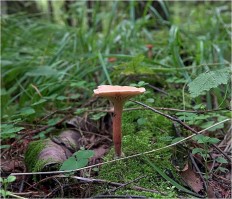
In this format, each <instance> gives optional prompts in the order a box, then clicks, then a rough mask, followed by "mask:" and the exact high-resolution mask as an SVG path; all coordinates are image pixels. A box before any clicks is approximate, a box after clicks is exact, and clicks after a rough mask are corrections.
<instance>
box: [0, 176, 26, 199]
mask: <svg viewBox="0 0 232 199" xmlns="http://www.w3.org/2000/svg"><path fill="white" fill-rule="evenodd" d="M15 180H16V177H15V176H8V177H7V178H2V177H0V183H1V184H2V185H1V187H3V188H2V189H0V194H1V195H2V196H3V198H7V197H15V198H20V199H25V198H23V197H20V196H17V195H15V194H13V193H12V192H10V191H7V189H8V186H9V185H10V184H11V183H12V182H14V181H15Z"/></svg>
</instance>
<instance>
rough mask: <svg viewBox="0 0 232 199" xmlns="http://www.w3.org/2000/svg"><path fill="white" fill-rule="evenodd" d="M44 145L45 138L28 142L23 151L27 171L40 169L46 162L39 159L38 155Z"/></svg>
mask: <svg viewBox="0 0 232 199" xmlns="http://www.w3.org/2000/svg"><path fill="white" fill-rule="evenodd" d="M45 145H46V140H38V141H33V142H31V143H30V144H29V146H28V148H27V151H26V153H25V163H26V166H27V169H28V171H30V172H37V171H40V170H41V169H42V168H43V166H44V165H45V164H46V161H41V160H40V161H39V160H38V155H39V153H40V152H41V151H42V149H43V148H44V147H45Z"/></svg>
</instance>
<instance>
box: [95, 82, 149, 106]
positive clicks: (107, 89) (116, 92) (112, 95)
mask: <svg viewBox="0 0 232 199" xmlns="http://www.w3.org/2000/svg"><path fill="white" fill-rule="evenodd" d="M145 91H146V90H145V88H136V87H133V86H111V85H101V86H98V88H97V89H95V90H94V95H95V96H99V97H105V98H107V99H109V100H111V101H112V102H116V101H122V102H124V101H126V100H127V99H130V98H131V97H134V96H136V95H140V94H142V93H144V92H145Z"/></svg>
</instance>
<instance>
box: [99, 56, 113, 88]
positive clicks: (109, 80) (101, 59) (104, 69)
mask: <svg viewBox="0 0 232 199" xmlns="http://www.w3.org/2000/svg"><path fill="white" fill-rule="evenodd" d="M98 58H99V60H100V62H101V65H102V68H103V71H104V73H105V75H106V78H107V81H108V82H109V84H110V85H112V81H111V79H110V75H109V73H108V70H107V68H106V65H105V62H104V60H103V58H102V54H101V53H100V52H99V53H98Z"/></svg>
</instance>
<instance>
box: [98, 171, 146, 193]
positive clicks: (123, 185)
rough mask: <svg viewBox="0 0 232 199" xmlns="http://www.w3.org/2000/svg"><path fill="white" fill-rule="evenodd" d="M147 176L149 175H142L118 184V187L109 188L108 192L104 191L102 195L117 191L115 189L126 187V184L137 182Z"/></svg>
mask: <svg viewBox="0 0 232 199" xmlns="http://www.w3.org/2000/svg"><path fill="white" fill-rule="evenodd" d="M146 176H147V175H144V176H140V177H138V178H136V179H134V180H131V181H129V182H127V183H124V184H121V185H120V186H118V187H116V188H113V189H111V190H107V191H106V192H104V193H102V194H101V195H106V194H107V193H112V192H115V191H117V190H118V189H121V188H123V187H125V186H127V185H129V184H131V183H133V182H136V181H138V180H140V179H142V178H144V177H146Z"/></svg>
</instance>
